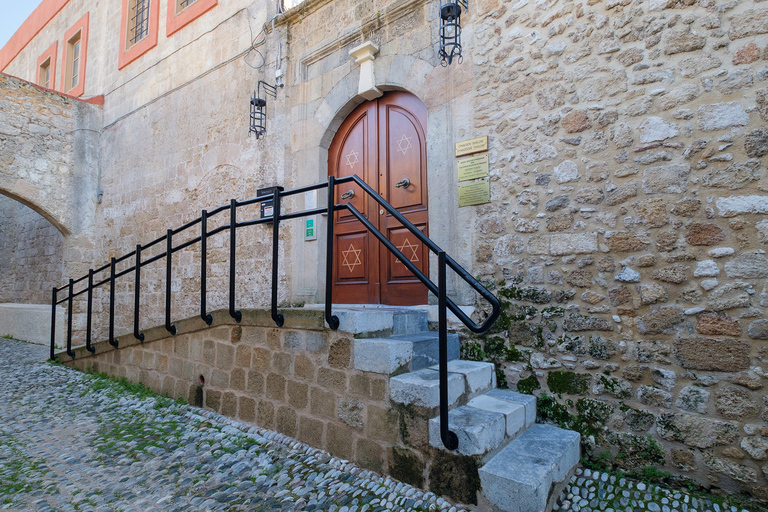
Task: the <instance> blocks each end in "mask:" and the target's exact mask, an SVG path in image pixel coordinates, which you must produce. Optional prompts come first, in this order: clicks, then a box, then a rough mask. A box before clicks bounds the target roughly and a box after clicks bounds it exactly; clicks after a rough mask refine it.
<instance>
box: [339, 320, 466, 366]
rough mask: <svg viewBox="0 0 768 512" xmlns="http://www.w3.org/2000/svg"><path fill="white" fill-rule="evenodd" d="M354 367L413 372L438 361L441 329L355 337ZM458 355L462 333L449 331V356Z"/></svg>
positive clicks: (449, 358)
mask: <svg viewBox="0 0 768 512" xmlns="http://www.w3.org/2000/svg"><path fill="white" fill-rule="evenodd" d="M353 346H354V349H353V353H354V357H353V363H352V364H353V367H354V368H355V369H356V370H362V371H365V372H375V373H383V374H386V375H392V374H393V373H402V372H412V371H416V370H421V369H423V368H427V367H428V366H430V365H434V364H436V363H437V362H438V354H439V348H438V333H436V332H429V331H425V332H418V333H412V334H401V335H396V336H390V337H388V338H365V339H356V340H353ZM458 358H459V335H458V334H451V333H449V334H448V360H449V361H452V360H454V359H458Z"/></svg>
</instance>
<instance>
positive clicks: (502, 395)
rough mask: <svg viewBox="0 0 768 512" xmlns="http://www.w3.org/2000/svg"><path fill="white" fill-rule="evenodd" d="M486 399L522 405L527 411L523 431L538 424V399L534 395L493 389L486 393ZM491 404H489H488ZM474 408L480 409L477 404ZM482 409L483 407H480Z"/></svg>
mask: <svg viewBox="0 0 768 512" xmlns="http://www.w3.org/2000/svg"><path fill="white" fill-rule="evenodd" d="M484 396H486V397H488V398H494V399H496V400H502V401H504V402H508V403H511V404H515V405H522V406H523V408H524V409H525V420H524V421H525V426H524V427H523V430H525V429H526V428H528V427H530V426H531V425H533V424H534V423H536V397H535V396H533V395H525V394H523V393H518V392H516V391H510V390H509V389H492V390H490V391H488V392H487V393H485V395H484ZM486 403H489V402H486ZM474 407H480V406H479V405H478V404H477V403H476V404H474ZM480 408H482V407H480Z"/></svg>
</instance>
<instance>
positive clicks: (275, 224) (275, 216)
mask: <svg viewBox="0 0 768 512" xmlns="http://www.w3.org/2000/svg"><path fill="white" fill-rule="evenodd" d="M279 244H280V191H279V190H278V189H277V188H275V189H274V196H273V200H272V320H274V322H275V324H277V326H278V327H282V326H283V323H285V318H284V317H283V315H281V314H279V313H278V312H277V269H278V266H277V265H278V260H277V253H278V249H279Z"/></svg>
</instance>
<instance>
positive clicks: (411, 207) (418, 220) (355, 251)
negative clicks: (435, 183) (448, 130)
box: [328, 92, 429, 306]
mask: <svg viewBox="0 0 768 512" xmlns="http://www.w3.org/2000/svg"><path fill="white" fill-rule="evenodd" d="M426 126H427V109H426V107H425V106H424V104H423V103H422V102H421V101H420V100H419V99H418V98H416V97H415V96H413V95H412V94H408V93H405V92H391V93H387V94H385V95H384V96H382V97H381V98H379V99H377V100H374V101H369V102H367V103H364V104H362V105H360V106H359V107H357V108H356V109H355V111H354V112H352V114H350V115H349V117H347V119H346V120H345V121H344V123H343V124H342V125H341V128H339V131H338V132H337V133H336V137H334V139H333V142H332V143H331V147H330V151H329V154H328V173H329V174H330V175H332V176H336V177H343V176H349V175H352V174H357V175H358V176H359V177H360V178H362V179H363V180H364V181H365V182H366V183H368V184H369V185H370V186H371V187H372V188H373V189H374V190H376V191H377V192H378V193H379V194H381V195H382V196H383V197H384V199H385V200H386V201H387V202H389V203H390V204H391V205H392V206H394V207H395V208H397V210H398V211H399V212H400V213H402V214H403V215H404V216H405V217H406V219H408V220H409V221H411V222H412V223H413V224H414V225H415V226H417V227H418V228H419V229H420V230H421V231H422V232H423V233H424V234H425V235H428V234H429V232H428V226H427V220H428V211H427V139H426ZM404 180H408V184H407V186H404V185H405V183H404ZM398 185H399V186H398ZM349 190H352V191H354V193H355V195H354V197H353V198H352V199H351V200H350V202H351V203H352V204H353V205H354V206H355V207H356V208H357V209H358V210H360V212H362V213H363V214H364V215H365V216H366V217H367V218H368V219H369V220H370V221H371V222H372V223H373V225H374V226H376V227H377V228H378V229H379V231H381V232H382V233H384V234H385V235H386V236H387V237H388V238H389V240H390V241H392V242H393V243H394V244H395V246H397V247H398V248H399V249H400V250H401V251H402V252H403V254H405V255H406V256H407V257H408V258H409V259H410V261H412V262H413V263H414V264H415V265H416V266H417V267H418V268H419V270H421V271H422V272H423V273H424V274H426V275H429V253H428V250H427V249H426V248H425V247H424V246H423V244H422V243H421V242H420V241H419V240H418V239H417V238H416V237H414V236H413V234H411V233H410V232H409V231H408V230H406V229H405V228H404V227H403V226H402V225H401V224H400V223H399V222H398V221H397V220H396V219H394V218H393V217H392V216H391V215H389V214H386V213H385V212H384V210H382V209H381V208H379V207H378V204H377V203H376V202H375V201H374V200H373V199H370V198H368V197H367V196H366V194H365V193H364V192H362V191H361V190H360V188H359V187H357V186H351V185H341V186H339V187H338V188H337V194H336V203H337V204H338V203H340V202H342V200H341V197H340V196H341V194H343V193H345V192H348V191H349ZM335 222H336V226H335V228H334V229H335V231H334V238H335V240H334V251H335V253H334V269H333V299H334V302H336V303H338V304H391V305H402V306H405V305H417V304H426V303H427V289H426V287H425V286H424V285H423V284H421V282H420V281H419V280H418V279H416V277H415V276H414V275H413V274H412V273H411V272H410V271H408V269H406V268H405V266H404V265H403V264H402V263H400V262H399V261H398V260H397V259H396V258H395V257H394V256H393V255H392V254H391V253H390V252H389V251H388V250H387V249H386V248H384V247H383V246H382V245H381V244H380V243H379V241H378V240H377V239H376V237H374V236H373V235H372V234H371V233H369V232H368V231H367V230H366V229H365V227H364V226H363V225H362V224H361V223H360V222H358V221H357V220H356V219H355V218H354V217H353V216H352V215H351V214H350V213H349V212H347V211H346V210H344V211H341V212H339V213H337V214H336V219H335Z"/></svg>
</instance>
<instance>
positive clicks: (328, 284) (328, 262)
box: [325, 176, 339, 331]
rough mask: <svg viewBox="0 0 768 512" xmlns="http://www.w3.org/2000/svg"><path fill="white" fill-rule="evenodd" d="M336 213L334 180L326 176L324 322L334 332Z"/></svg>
mask: <svg viewBox="0 0 768 512" xmlns="http://www.w3.org/2000/svg"><path fill="white" fill-rule="evenodd" d="M335 211H336V178H335V177H334V176H328V218H327V219H326V220H327V222H328V229H327V230H326V244H325V249H326V256H325V321H326V322H328V327H330V328H331V329H333V330H334V331H335V330H336V329H338V328H339V317H337V316H334V315H333V225H334V222H335V219H334V216H335Z"/></svg>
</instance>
